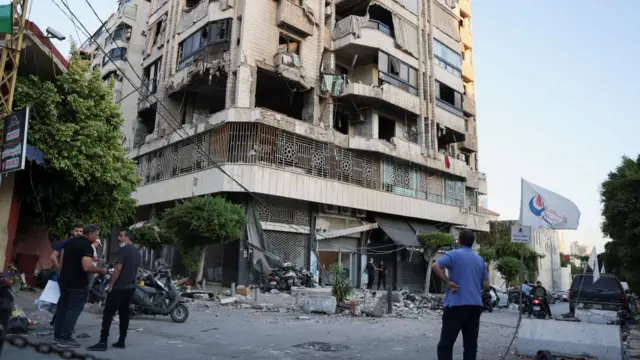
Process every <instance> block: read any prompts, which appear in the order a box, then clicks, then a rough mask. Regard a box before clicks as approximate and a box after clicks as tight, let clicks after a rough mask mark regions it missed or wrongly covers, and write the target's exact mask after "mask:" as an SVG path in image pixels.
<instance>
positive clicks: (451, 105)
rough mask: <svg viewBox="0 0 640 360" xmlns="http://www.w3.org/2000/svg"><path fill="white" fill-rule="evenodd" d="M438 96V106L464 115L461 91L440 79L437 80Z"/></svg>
mask: <svg viewBox="0 0 640 360" xmlns="http://www.w3.org/2000/svg"><path fill="white" fill-rule="evenodd" d="M436 98H437V100H438V101H437V105H438V106H440V107H441V108H444V109H446V110H448V111H450V112H452V113H454V114H456V115H459V116H463V113H462V94H461V93H459V92H457V91H455V90H453V89H452V88H450V87H449V86H447V85H445V84H443V83H441V82H439V81H436Z"/></svg>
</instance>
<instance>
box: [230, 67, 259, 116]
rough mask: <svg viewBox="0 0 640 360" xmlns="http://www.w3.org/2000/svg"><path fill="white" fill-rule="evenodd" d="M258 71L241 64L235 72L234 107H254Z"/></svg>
mask: <svg viewBox="0 0 640 360" xmlns="http://www.w3.org/2000/svg"><path fill="white" fill-rule="evenodd" d="M257 77H258V69H257V68H256V67H255V66H249V65H247V64H241V65H240V66H238V71H237V72H236V86H235V87H236V89H235V91H236V94H235V106H237V107H244V108H249V107H254V106H255V102H256V81H257Z"/></svg>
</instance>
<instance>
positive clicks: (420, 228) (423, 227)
mask: <svg viewBox="0 0 640 360" xmlns="http://www.w3.org/2000/svg"><path fill="white" fill-rule="evenodd" d="M409 225H411V227H412V228H413V230H415V231H416V232H417V233H419V234H428V233H434V232H440V231H439V230H438V228H437V227H435V226H433V225H431V224H425V223H421V222H418V221H412V220H409Z"/></svg>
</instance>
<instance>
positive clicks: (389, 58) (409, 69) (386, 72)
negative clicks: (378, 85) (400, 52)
mask: <svg viewBox="0 0 640 360" xmlns="http://www.w3.org/2000/svg"><path fill="white" fill-rule="evenodd" d="M383 59H386V61H384V60H383ZM377 60H378V64H377V69H378V78H379V79H380V81H383V82H386V83H389V84H391V85H394V86H397V87H399V88H401V89H402V90H405V91H407V92H408V93H410V94H413V95H418V69H416V68H414V67H413V66H411V65H409V64H408V63H406V62H404V61H402V60H400V59H398V58H397V57H395V56H393V55H391V54H388V53H386V52H384V51H380V50H379V51H378V59H377ZM392 63H397V67H398V69H397V70H398V71H397V74H396V73H393V72H392V70H391V69H392ZM383 66H384V69H383ZM403 69H405V70H404V71H403ZM405 72H406V79H404V78H403V77H405V76H404V75H403V73H405ZM380 74H382V75H383V76H380ZM412 74H413V75H412ZM412 79H413V82H414V83H413V84H412Z"/></svg>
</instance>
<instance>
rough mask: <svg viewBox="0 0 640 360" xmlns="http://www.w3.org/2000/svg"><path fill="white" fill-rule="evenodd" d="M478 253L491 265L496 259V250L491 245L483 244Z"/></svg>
mask: <svg viewBox="0 0 640 360" xmlns="http://www.w3.org/2000/svg"><path fill="white" fill-rule="evenodd" d="M478 255H480V257H481V258H482V259H483V260H484V262H486V263H487V265H489V264H491V263H492V262H493V261H494V260H495V259H496V250H495V248H492V247H490V246H483V247H480V249H478Z"/></svg>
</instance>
